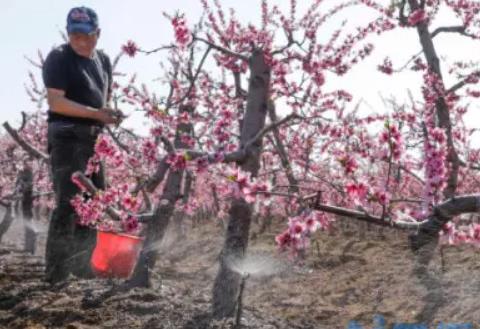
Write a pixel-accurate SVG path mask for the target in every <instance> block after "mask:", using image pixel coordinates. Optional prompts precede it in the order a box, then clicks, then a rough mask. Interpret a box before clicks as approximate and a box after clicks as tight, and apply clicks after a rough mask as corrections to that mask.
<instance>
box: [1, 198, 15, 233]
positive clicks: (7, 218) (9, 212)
mask: <svg viewBox="0 0 480 329" xmlns="http://www.w3.org/2000/svg"><path fill="white" fill-rule="evenodd" d="M14 218H15V217H14V216H13V207H12V205H11V204H10V205H8V206H7V207H5V214H4V215H3V220H2V223H0V242H2V238H3V236H4V235H5V233H7V231H8V229H9V228H10V225H12V222H13V219H14Z"/></svg>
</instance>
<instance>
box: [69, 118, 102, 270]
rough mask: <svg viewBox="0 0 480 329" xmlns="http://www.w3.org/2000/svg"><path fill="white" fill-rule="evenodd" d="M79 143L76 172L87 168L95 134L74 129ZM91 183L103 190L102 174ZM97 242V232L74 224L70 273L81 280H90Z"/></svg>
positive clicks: (84, 129) (82, 128)
mask: <svg viewBox="0 0 480 329" xmlns="http://www.w3.org/2000/svg"><path fill="white" fill-rule="evenodd" d="M75 133H76V134H77V137H78V140H79V143H78V146H77V148H76V150H75V158H76V159H77V161H78V166H77V170H79V171H82V172H84V171H85V170H86V168H87V164H88V161H89V159H90V158H91V157H92V156H93V154H94V146H95V140H96V134H92V131H91V130H90V128H88V127H83V126H80V127H76V128H75ZM91 180H92V182H93V183H94V185H95V186H96V187H97V188H101V189H103V188H104V179H103V175H102V172H99V173H94V174H93V175H92V177H91ZM96 242H97V231H96V230H95V229H93V228H90V227H87V226H83V225H79V224H78V223H75V225H74V230H73V244H74V245H73V249H74V252H75V255H74V257H73V261H72V264H73V267H72V273H73V274H75V275H76V276H79V277H81V278H92V277H93V272H92V270H91V267H90V258H91V256H92V253H93V250H94V248H95V245H96Z"/></svg>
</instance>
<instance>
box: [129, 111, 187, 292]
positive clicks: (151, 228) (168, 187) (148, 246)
mask: <svg viewBox="0 0 480 329" xmlns="http://www.w3.org/2000/svg"><path fill="white" fill-rule="evenodd" d="M179 111H180V112H184V111H187V112H193V108H191V107H189V106H182V107H181V108H180V110H179ZM192 129H193V128H192V125H191V124H187V123H180V124H178V126H177V131H176V136H175V142H174V145H175V147H176V148H187V147H188V145H186V144H185V143H183V142H182V139H181V136H182V134H185V133H186V134H191V133H192ZM183 172H184V170H183V169H178V170H173V169H171V168H170V169H169V172H168V176H167V182H166V183H165V187H164V189H163V193H162V196H161V197H160V200H159V202H158V203H157V206H156V209H155V212H154V214H153V216H152V217H151V218H150V219H149V220H148V223H147V225H148V227H147V237H146V239H145V243H144V245H143V248H142V250H141V252H140V257H139V259H138V262H137V265H136V267H135V270H134V272H133V275H132V278H131V279H130V281H129V286H130V287H151V286H152V283H151V275H150V272H151V271H152V270H153V268H154V267H155V264H156V262H157V259H158V251H159V248H160V243H161V241H162V239H163V237H164V235H165V232H166V230H167V227H168V224H169V223H170V218H171V217H172V215H173V211H174V210H175V203H176V202H177V200H178V199H179V198H180V197H181V185H182V177H183Z"/></svg>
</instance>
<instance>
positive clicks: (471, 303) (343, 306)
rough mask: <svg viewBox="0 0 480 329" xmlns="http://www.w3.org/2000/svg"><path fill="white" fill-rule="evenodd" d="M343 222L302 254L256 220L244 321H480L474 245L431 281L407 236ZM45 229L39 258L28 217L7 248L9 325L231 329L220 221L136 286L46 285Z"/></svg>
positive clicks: (2, 254)
mask: <svg viewBox="0 0 480 329" xmlns="http://www.w3.org/2000/svg"><path fill="white" fill-rule="evenodd" d="M345 221H346V222H339V223H337V224H338V225H336V227H335V228H334V230H333V231H332V232H329V233H325V232H322V233H319V234H318V235H316V236H315V239H314V241H312V244H311V246H310V248H309V249H308V251H307V252H306V254H305V255H304V257H303V260H301V261H300V260H298V259H297V260H293V259H292V258H291V257H289V255H282V254H279V253H278V251H277V249H276V246H275V243H274V237H275V235H276V234H277V233H278V232H280V231H281V230H283V229H284V223H280V222H277V223H275V222H274V224H273V227H272V228H270V230H269V231H267V232H266V233H263V234H260V235H258V234H255V232H256V231H258V229H259V227H258V226H256V225H254V227H253V232H252V233H253V237H252V239H251V243H250V248H249V253H250V255H251V259H252V261H251V262H250V263H249V264H247V265H248V266H246V267H245V270H250V271H252V275H251V276H250V277H249V278H248V279H247V283H246V289H245V293H244V295H245V298H244V313H243V317H242V325H243V326H242V328H259V329H261V328H264V329H267V328H272V329H273V328H282V329H283V328H285V329H286V328H289V329H290V328H305V329H308V328H328V329H335V328H342V329H343V328H347V325H348V322H349V321H351V320H355V321H358V322H359V323H360V324H361V325H362V326H363V327H364V328H371V326H372V319H373V317H374V315H376V314H378V315H381V316H383V317H384V318H385V320H386V322H387V324H386V326H385V328H390V327H391V325H392V323H402V322H404V323H417V322H423V323H426V324H428V325H429V328H436V327H437V324H438V323H440V322H448V323H472V324H473V327H472V328H476V327H478V326H480V311H479V306H480V300H479V299H478V295H479V293H480V282H478V281H479V279H480V262H479V258H480V255H479V253H478V251H477V250H476V249H475V248H473V247H468V246H463V247H443V248H442V252H440V251H439V250H437V251H436V253H435V257H434V259H433V261H432V263H431V265H430V267H429V270H428V272H427V275H426V276H424V277H423V279H422V278H420V277H418V276H417V275H416V274H415V272H414V268H415V266H414V265H415V258H414V256H413V255H412V253H411V252H410V251H409V249H408V246H407V237H406V234H405V233H402V232H396V231H393V230H388V229H384V230H382V231H379V229H378V228H375V227H367V226H366V225H364V224H362V223H356V222H354V221H352V220H348V219H347V220H345ZM37 226H38V228H39V229H40V230H41V231H43V233H41V235H40V241H39V248H38V251H37V254H36V255H29V254H26V253H25V252H23V251H22V249H23V248H22V245H23V243H22V241H21V240H22V232H23V230H22V228H21V222H20V220H16V223H15V225H14V227H12V228H11V230H10V231H9V232H8V233H7V236H6V238H5V239H4V242H2V244H1V245H0V328H29V329H33V328H38V329H40V328H69V329H74V328H115V329H120V328H144V329H153V328H178V329H180V328H195V329H196V328H198V329H201V328H233V320H228V321H211V320H210V317H209V312H210V300H211V288H212V285H213V278H214V277H215V274H216V271H217V257H218V254H219V252H220V249H221V246H222V242H223V230H222V228H221V226H220V225H218V223H216V222H215V221H213V220H212V221H206V222H203V223H201V224H197V225H196V227H192V225H191V223H187V226H189V227H187V230H186V235H185V237H183V238H180V239H179V238H177V237H175V235H174V234H173V233H170V234H169V235H168V236H167V237H166V239H165V241H163V242H162V244H161V245H160V246H159V248H160V250H161V260H160V262H159V264H158V266H157V268H156V269H155V275H154V276H155V279H154V282H155V287H153V288H151V289H138V288H136V289H133V290H130V291H125V290H122V289H120V288H121V284H122V282H121V281H118V280H102V279H95V280H80V279H77V278H75V277H73V276H72V277H71V278H70V280H68V282H67V283H66V284H64V285H61V286H57V287H54V288H52V287H51V286H49V285H48V284H46V283H44V282H43V281H42V278H43V270H44V263H43V248H44V247H43V246H44V239H45V232H44V231H45V227H46V224H45V223H38V225H37ZM442 254H443V256H442ZM249 259H250V258H249ZM255 269H257V270H255ZM261 269H262V270H261Z"/></svg>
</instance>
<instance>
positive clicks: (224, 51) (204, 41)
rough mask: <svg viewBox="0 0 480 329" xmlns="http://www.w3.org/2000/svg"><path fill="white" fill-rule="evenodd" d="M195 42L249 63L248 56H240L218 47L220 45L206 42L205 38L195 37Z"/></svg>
mask: <svg viewBox="0 0 480 329" xmlns="http://www.w3.org/2000/svg"><path fill="white" fill-rule="evenodd" d="M193 40H194V41H201V42H203V43H205V44H207V45H208V46H210V47H211V48H213V49H215V50H218V51H219V52H222V53H224V54H225V55H228V56H232V57H236V58H238V59H241V60H243V61H247V62H248V57H247V56H245V55H242V54H238V53H236V52H234V51H231V50H230V49H227V48H224V47H221V46H218V45H216V44H214V43H211V42H210V41H208V40H205V39H203V38H199V37H197V36H194V37H193Z"/></svg>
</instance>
